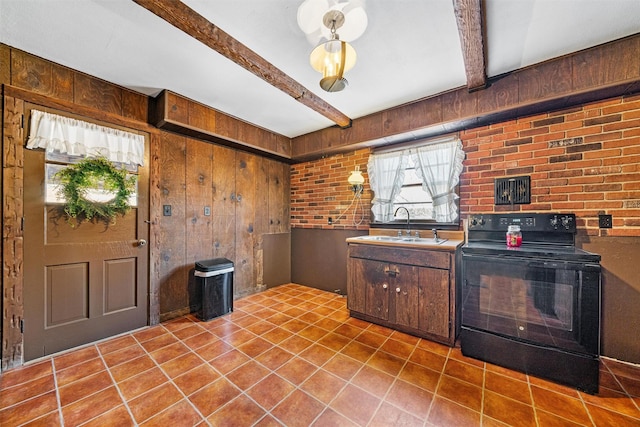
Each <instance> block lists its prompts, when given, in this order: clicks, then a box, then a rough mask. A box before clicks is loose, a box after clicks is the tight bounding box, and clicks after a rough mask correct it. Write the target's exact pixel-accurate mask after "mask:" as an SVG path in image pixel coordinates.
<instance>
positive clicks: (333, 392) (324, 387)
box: [300, 369, 347, 404]
mask: <svg viewBox="0 0 640 427" xmlns="http://www.w3.org/2000/svg"><path fill="white" fill-rule="evenodd" d="M346 383H347V382H346V381H344V380H342V379H340V378H338V377H336V376H335V375H332V374H330V373H328V372H327V371H325V370H322V369H320V370H318V371H317V372H316V373H315V374H313V375H311V377H309V379H308V380H306V381H305V382H304V383H303V384H302V385H301V386H300V388H301V389H302V390H304V391H306V392H307V393H309V394H310V395H311V396H313V397H315V398H316V399H318V400H319V401H321V402H323V403H325V404H328V403H329V402H331V401H332V400H333V399H335V397H336V396H337V395H338V392H340V390H342V389H343V388H344V386H345V384H346Z"/></svg>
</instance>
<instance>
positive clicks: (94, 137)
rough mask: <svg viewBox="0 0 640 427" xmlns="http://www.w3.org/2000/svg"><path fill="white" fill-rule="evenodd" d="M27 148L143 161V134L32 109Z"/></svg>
mask: <svg viewBox="0 0 640 427" xmlns="http://www.w3.org/2000/svg"><path fill="white" fill-rule="evenodd" d="M27 148H29V149H35V148H44V149H45V150H46V151H48V152H53V151H57V152H59V153H62V154H69V155H72V156H84V157H106V158H107V159H109V160H110V161H112V162H119V163H130V164H138V165H141V166H142V165H143V164H144V136H143V135H138V134H135V133H131V132H125V131H122V130H119V129H113V128H108V127H104V126H98V125H96V124H93V123H89V122H83V121H81V120H76V119H72V118H69V117H63V116H59V115H56V114H51V113H46V112H43V111H38V110H31V128H30V131H29V140H28V141H27Z"/></svg>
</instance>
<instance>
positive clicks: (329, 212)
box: [291, 95, 640, 236]
mask: <svg viewBox="0 0 640 427" xmlns="http://www.w3.org/2000/svg"><path fill="white" fill-rule="evenodd" d="M460 137H461V139H462V141H463V144H464V150H465V153H466V160H465V168H464V171H463V173H462V176H461V180H460V211H461V214H462V216H463V217H465V216H467V215H468V214H471V213H480V212H484V213H487V212H495V211H506V210H511V206H494V200H493V183H494V179H495V178H498V177H509V176H519V175H529V176H531V187H532V196H531V204H528V205H516V207H515V208H516V209H517V210H521V211H523V212H526V211H528V212H544V211H563V212H575V213H576V215H577V217H578V228H580V229H582V230H585V231H586V232H587V234H590V235H601V236H606V235H609V236H640V96H638V95H636V96H633V97H626V98H623V97H620V98H614V99H609V100H605V101H601V102H596V103H591V104H585V105H583V106H581V107H576V108H572V109H569V110H564V111H558V112H552V113H548V114H541V115H537V116H530V117H525V118H521V119H517V120H513V121H509V122H503V123H498V124H494V125H491V126H486V127H481V128H476V129H471V130H468V131H465V132H462V133H461V135H460ZM368 156H369V150H368V149H363V150H358V151H355V152H351V153H347V154H341V155H337V156H332V157H328V158H324V159H320V160H315V161H311V162H306V163H301V164H297V165H294V166H293V167H292V174H291V226H292V227H294V228H326V229H332V228H346V229H367V228H368V225H367V224H368V222H369V215H370V207H371V192H370V190H369V186H368V184H369V179H368V176H367V174H366V164H367V160H368ZM356 165H359V166H360V169H361V170H362V171H363V176H364V177H365V192H364V194H363V196H362V202H363V206H364V210H365V215H366V217H365V220H364V222H363V223H362V224H361V225H359V226H354V225H353V221H352V220H353V207H352V208H351V209H349V210H348V214H347V218H346V219H345V218H342V219H341V220H340V221H339V222H338V223H335V225H328V224H327V220H328V217H333V218H334V219H335V218H336V217H337V216H338V215H339V214H340V213H341V212H342V211H344V209H345V208H346V207H347V206H348V205H349V203H350V202H351V199H352V197H353V193H352V192H351V191H350V190H349V186H348V184H347V183H346V180H347V177H348V176H349V172H350V171H351V170H353V168H354V167H355V166H356ZM599 213H606V214H611V215H613V228H612V229H599V228H598V214H599ZM358 214H359V213H358ZM358 219H359V215H358Z"/></svg>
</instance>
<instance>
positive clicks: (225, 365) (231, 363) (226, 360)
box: [209, 350, 249, 375]
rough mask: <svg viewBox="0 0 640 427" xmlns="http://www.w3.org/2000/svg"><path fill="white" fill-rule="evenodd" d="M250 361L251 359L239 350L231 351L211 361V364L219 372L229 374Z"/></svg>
mask: <svg viewBox="0 0 640 427" xmlns="http://www.w3.org/2000/svg"><path fill="white" fill-rule="evenodd" d="M247 361H249V358H248V357H247V356H245V355H244V354H242V353H241V352H239V351H238V350H231V351H228V352H226V353H225V354H223V355H222V356H218V357H216V358H215V359H213V360H211V361H210V362H209V363H210V364H211V366H213V367H214V368H216V369H217V370H218V372H220V373H222V374H223V375H224V374H228V373H229V372H231V371H233V370H234V369H235V368H237V367H238V366H240V365H242V364H244V363H246V362H247Z"/></svg>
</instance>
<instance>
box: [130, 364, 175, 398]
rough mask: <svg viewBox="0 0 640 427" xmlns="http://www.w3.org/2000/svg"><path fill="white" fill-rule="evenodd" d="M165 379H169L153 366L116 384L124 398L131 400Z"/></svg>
mask: <svg viewBox="0 0 640 427" xmlns="http://www.w3.org/2000/svg"><path fill="white" fill-rule="evenodd" d="M167 381H169V379H168V378H167V376H166V375H165V374H163V373H162V371H161V370H160V369H159V368H156V367H154V368H151V369H149V370H148V371H145V372H144V373H142V374H140V375H137V376H135V377H131V378H129V379H127V380H124V381H122V382H121V383H119V384H118V388H119V389H120V392H121V393H122V396H124V398H125V399H126V400H132V399H134V398H136V397H138V396H140V395H141V394H142V393H146V392H147V391H149V390H151V389H154V388H156V387H158V386H159V385H161V384H164V383H166V382H167Z"/></svg>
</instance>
